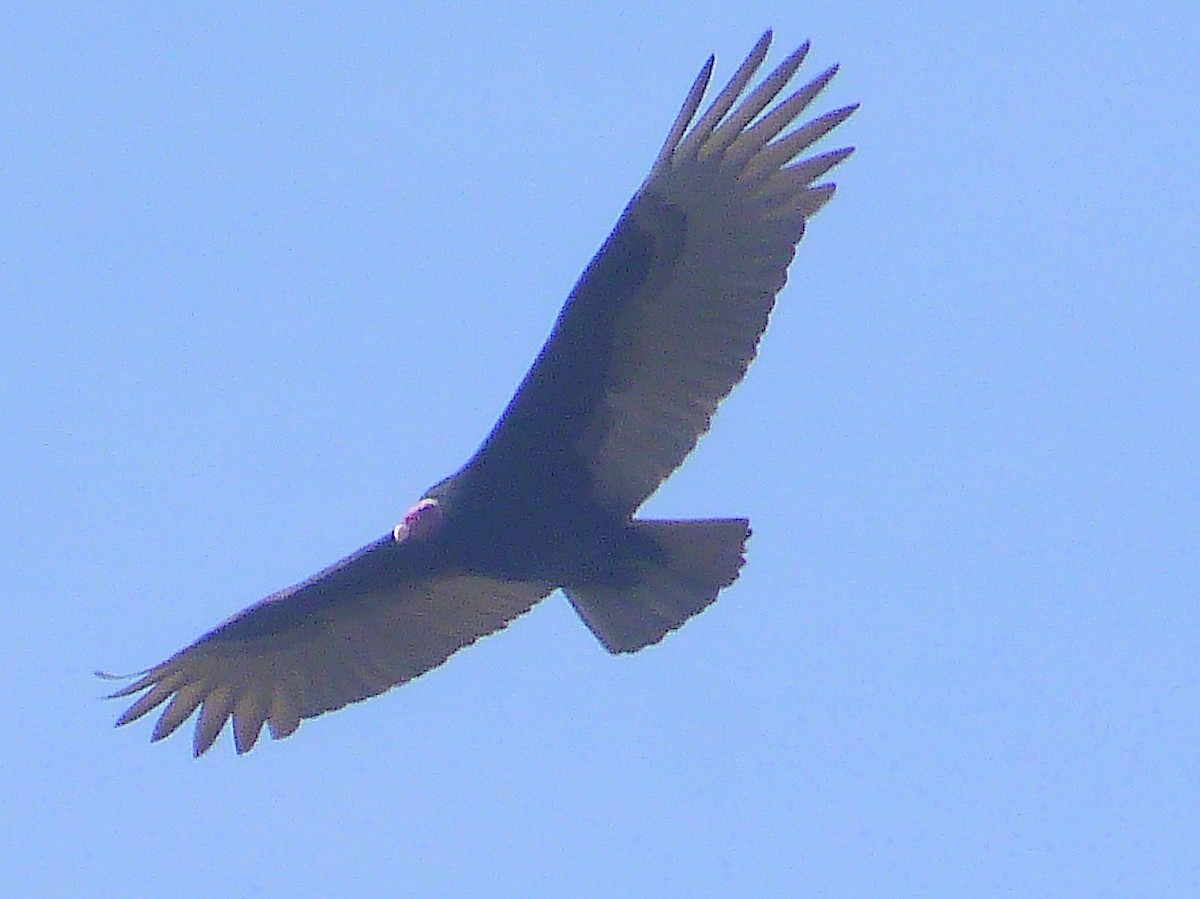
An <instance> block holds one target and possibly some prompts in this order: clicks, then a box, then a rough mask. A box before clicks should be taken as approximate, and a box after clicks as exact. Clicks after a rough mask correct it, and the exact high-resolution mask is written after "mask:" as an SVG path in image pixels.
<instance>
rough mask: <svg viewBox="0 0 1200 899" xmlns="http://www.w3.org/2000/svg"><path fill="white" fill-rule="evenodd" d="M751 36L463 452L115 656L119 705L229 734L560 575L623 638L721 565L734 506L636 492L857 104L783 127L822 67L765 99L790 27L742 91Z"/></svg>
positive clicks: (753, 328)
mask: <svg viewBox="0 0 1200 899" xmlns="http://www.w3.org/2000/svg"><path fill="white" fill-rule="evenodd" d="M770 42H771V32H770V31H768V32H767V33H765V34H764V35H763V36H762V38H760V39H759V41H758V43H757V44H756V45H755V46H754V49H753V50H752V51H751V52H750V55H749V56H748V57H747V58H746V61H745V62H743V63H742V65H741V67H740V68H739V69H738V70H737V72H736V73H734V75H733V77H732V79H730V82H729V84H728V85H727V86H726V87H725V89H724V90H722V91H721V93H720V94H719V95H718V96H717V98H716V99H715V100H714V101H713V103H712V105H711V106H710V107H709V108H708V109H707V111H705V112H704V113H703V114H702V115H700V117H699V118H695V116H696V113H697V110H698V108H699V106H700V102H701V100H702V98H703V95H704V93H705V89H706V87H707V85H708V81H709V77H710V76H711V74H712V69H713V57H709V59H708V61H707V62H706V63H705V65H704V67H703V68H702V69H701V70H700V74H699V75H698V76H697V77H696V80H695V82H694V83H693V84H692V87H691V90H690V91H689V92H688V95H687V99H686V100H685V101H684V104H683V108H682V109H681V110H680V111H679V114H678V115H677V116H676V117H675V121H674V123H673V124H672V125H671V130H670V132H669V133H668V135H667V139H666V142H665V143H664V144H663V147H662V149H661V150H660V151H659V154H658V157H657V158H656V159H655V160H654V165H653V167H652V168H651V169H650V174H649V176H648V177H647V178H646V180H645V182H644V183H643V184H642V186H641V187H640V188H639V189H638V191H637V192H636V193H635V194H634V196H633V199H632V200H630V201H629V205H628V206H626V207H625V210H624V212H623V213H622V214H621V217H620V219H619V220H618V222H617V225H616V227H615V228H614V229H613V231H612V233H611V234H610V235H609V237H608V239H607V240H605V242H604V245H603V246H602V247H601V248H600V250H599V252H598V253H597V254H596V256H595V258H593V259H592V261H591V262H590V263H589V264H588V267H587V269H586V270H585V271H584V273H583V275H582V276H581V277H580V279H579V282H578V283H577V284H576V285H575V287H574V289H573V290H572V291H571V295H570V297H569V298H568V299H567V302H566V305H565V306H563V309H562V311H561V312H560V313H559V316H558V320H557V321H556V322H555V323H554V328H553V330H552V331H551V332H550V337H549V338H548V339H547V340H546V343H545V345H544V346H543V347H542V350H541V352H540V353H539V354H538V357H537V360H536V361H535V362H534V364H533V367H532V368H530V370H529V372H528V374H526V376H525V379H524V380H523V381H522V382H521V385H520V387H519V388H518V389H517V392H516V394H515V395H514V396H513V398H512V400H511V401H510V402H509V404H508V407H507V408H506V409H505V410H504V414H503V415H501V416H500V420H499V421H498V422H497V423H496V426H495V427H494V428H493V429H492V432H491V433H490V434H489V435H488V437H487V439H486V440H484V442H483V444H482V445H481V446H480V447H479V449H478V450H477V451H476V452H475V454H474V455H473V456H472V457H471V458H470V460H469V461H468V462H467V464H466V465H464V466H463V467H462V468H461V469H459V470H458V471H457V472H456V473H455V474H453V475H451V476H450V477H448V478H446V479H445V480H444V481H442V482H440V483H438V484H436V485H434V486H433V487H431V488H430V489H429V490H428V491H426V492H425V494H424V495H423V496H421V498H420V499H419V501H418V502H417V503H416V504H415V505H413V507H412V508H411V509H409V510H408V512H406V513H405V515H404V517H403V519H402V520H401V521H400V523H399V524H397V525H396V527H395V528H394V529H393V530H391V531H389V532H388V533H387V534H385V535H384V536H382V537H380V538H379V539H378V540H376V541H375V542H373V543H371V544H369V545H367V546H364V547H363V548H362V549H360V550H358V551H357V552H355V553H354V554H352V555H350V556H348V557H347V558H345V559H343V560H342V561H340V562H338V563H336V564H334V565H332V566H330V567H329V568H326V569H325V570H324V571H322V572H320V573H319V574H316V575H314V576H313V577H311V578H309V579H308V580H306V581H304V582H303V583H300V584H297V585H296V586H294V587H289V588H288V589H286V590H281V591H280V592H278V593H276V594H274V595H272V596H268V597H267V598H266V599H264V600H262V601H261V602H258V603H256V604H254V605H252V606H250V607H249V608H247V609H245V610H244V611H242V612H239V613H238V614H236V615H234V616H233V617H232V618H230V619H228V620H227V621H225V622H224V623H223V624H220V625H218V626H217V627H216V628H214V629H213V630H211V631H209V632H208V633H207V634H205V635H204V636H202V637H201V638H200V639H198V640H197V641H196V642H195V643H193V644H192V645H190V646H188V647H187V648H185V649H183V650H181V651H180V652H178V653H176V654H175V655H173V656H172V657H171V658H169V659H167V660H166V661H165V662H163V663H161V664H159V665H155V666H154V667H153V668H150V669H148V670H146V671H144V672H141V673H139V674H136V675H131V676H130V677H131V678H133V680H132V682H131V683H129V684H128V685H127V686H125V687H123V688H122V689H120V690H118V691H116V692H115V693H113V694H111V697H110V698H115V697H129V696H133V695H135V694H139V693H140V694H141V696H140V697H138V698H137V699H136V701H134V702H133V704H132V705H131V706H130V707H129V708H128V709H127V710H126V711H125V712H124V714H122V715H121V716H120V717H119V718H118V719H117V725H118V726H119V725H123V724H128V723H129V722H130V721H134V720H136V719H138V718H140V717H142V716H143V715H145V714H146V713H147V712H150V711H151V710H153V709H155V708H157V707H158V706H159V705H161V704H162V703H164V702H166V703H167V705H166V708H165V709H164V710H163V712H162V714H161V715H160V717H159V719H158V722H157V724H156V725H155V727H154V733H153V737H152V739H153V740H159V739H162V738H163V737H166V736H167V735H169V734H171V733H173V732H174V731H175V730H176V729H177V728H178V727H179V726H180V725H181V724H182V723H183V722H184V721H185V720H186V719H187V718H188V717H189V716H190V715H191V714H192V713H193V712H194V711H195V710H196V709H197V708H199V710H200V712H199V715H198V716H197V723H196V731H195V738H194V742H193V751H194V752H195V754H196V755H200V754H201V753H203V752H205V751H206V750H207V749H208V748H209V747H210V746H211V745H212V743H213V741H214V740H215V739H216V737H217V735H218V734H219V733H220V732H221V730H222V728H223V727H224V726H225V722H226V721H228V720H230V719H232V720H233V727H232V730H233V739H234V744H235V746H236V748H237V751H238V752H239V753H243V752H247V751H248V750H249V749H250V748H251V747H253V746H254V744H255V742H256V741H257V740H258V737H259V734H260V732H261V730H262V727H263V725H264V724H266V725H267V727H268V728H269V730H270V732H271V736H272V737H274V738H275V739H280V738H282V737H286V736H289V735H291V734H292V733H293V732H295V730H296V728H297V727H299V725H300V722H301V721H302V720H303V719H305V718H313V717H315V716H317V715H320V714H322V713H324V712H328V711H332V710H333V709H338V708H341V707H342V706H344V705H347V704H348V703H351V702H358V701H359V700H362V699H366V698H367V697H369V696H374V695H376V694H378V693H382V692H383V691H385V690H387V689H388V688H390V687H394V686H396V685H397V684H402V683H405V682H406V681H409V680H411V679H413V678H414V677H416V676H417V675H419V674H423V673H424V672H426V671H429V670H430V669H431V668H435V667H436V666H438V665H440V664H441V663H442V662H444V661H446V659H447V658H449V656H450V655H452V654H453V653H455V652H457V651H458V650H460V649H462V648H463V647H464V646H468V645H470V644H471V643H473V642H475V641H476V640H478V639H479V638H480V637H483V636H485V635H486V634H490V633H492V632H493V631H497V630H500V629H501V628H503V627H504V626H505V625H507V624H508V623H509V622H510V621H512V620H513V619H514V618H516V617H517V616H519V615H522V614H524V613H525V612H527V611H529V609H530V608H532V607H533V605H534V604H535V603H537V602H538V601H539V600H541V599H544V598H545V597H546V596H548V595H550V594H551V593H552V592H554V590H556V589H558V588H562V590H563V592H564V593H565V594H566V596H567V599H568V600H570V602H571V604H572V605H573V606H574V607H575V610H576V612H578V613H579V616H580V617H581V618H582V619H583V621H584V623H585V624H586V625H587V626H588V627H589V628H590V629H591V631H592V633H594V634H595V635H596V637H597V638H598V639H599V641H600V642H601V643H602V644H603V645H604V647H605V648H606V649H607V650H608V651H609V652H612V653H622V652H636V651H637V650H639V649H642V648H643V647H646V646H649V645H650V644H652V643H656V642H658V641H659V640H661V639H662V638H663V636H664V635H665V634H666V633H667V632H668V631H671V630H674V629H675V628H677V627H679V626H681V625H682V624H683V623H684V622H685V621H687V620H688V619H689V618H691V617H692V616H693V615H695V614H696V613H698V612H699V611H701V610H702V609H704V608H705V607H706V606H708V605H709V604H710V603H711V602H713V600H715V599H716V597H717V594H718V593H719V592H720V590H721V589H722V588H724V587H728V586H729V585H730V584H731V583H733V581H734V580H735V579H736V578H737V576H738V571H739V569H740V568H741V566H742V563H743V561H744V558H743V550H744V547H745V543H746V539H747V538H748V537H749V535H750V527H749V522H748V521H746V520H745V519H742V518H720V519H709V520H695V521H650V520H645V519H639V518H634V513H635V512H636V511H637V509H638V507H639V506H641V505H642V503H644V502H645V501H646V499H647V497H649V496H650V495H651V494H652V493H653V492H654V491H655V490H656V489H657V488H658V486H659V485H660V484H661V483H662V482H663V480H664V479H666V478H667V477H668V476H669V475H670V474H671V473H672V472H673V471H675V469H676V468H678V467H679V465H680V464H681V463H682V462H683V460H684V458H685V457H686V456H687V455H688V453H689V452H691V450H692V448H693V447H694V446H695V445H696V441H697V440H698V439H699V437H700V435H701V434H703V433H704V432H705V431H706V430H707V429H708V426H709V422H710V421H711V419H712V416H713V413H714V412H715V411H716V408H717V404H718V403H720V402H721V400H722V399H724V397H725V396H726V395H727V394H728V393H729V392H730V390H732V389H733V386H734V385H735V384H737V383H738V381H740V380H741V379H742V376H743V375H744V374H745V372H746V367H747V366H748V365H749V364H750V362H751V360H752V359H753V358H754V354H755V351H756V349H757V346H758V341H759V338H760V337H761V336H762V333H763V331H764V330H765V329H766V326H767V317H768V315H769V314H770V312H771V307H772V305H773V304H774V302H775V295H776V294H777V293H778V292H779V290H780V288H782V287H783V285H784V283H785V281H786V280H787V269H788V265H789V264H790V263H791V261H792V257H793V255H794V254H795V251H796V245H797V243H798V242H799V241H800V238H801V236H802V235H803V234H804V227H805V222H806V221H807V219H808V218H809V217H810V216H811V215H813V214H814V213H815V212H816V211H817V210H818V209H820V208H821V207H822V206H824V205H825V203H827V202H828V201H829V199H830V197H832V196H833V192H834V185H833V184H829V183H821V184H816V183H815V182H817V181H818V179H820V178H821V177H822V176H823V175H825V173H826V172H828V171H829V170H830V169H832V168H833V167H834V166H836V165H837V164H838V163H840V162H841V161H842V160H844V159H845V158H846V157H847V156H849V155H850V153H851V152H852V150H853V148H846V149H841V150H834V151H832V152H827V153H823V154H820V155H816V156H811V157H809V158H806V159H802V160H800V161H794V160H796V157H797V156H799V155H800V154H801V153H802V152H804V151H805V150H807V149H808V148H809V147H810V146H811V145H812V144H813V143H814V142H816V141H817V140H819V139H820V138H822V137H824V136H825V135H826V134H828V133H829V132H830V131H832V130H833V129H834V128H836V127H837V126H838V125H839V124H840V123H841V122H843V121H845V119H846V118H848V117H849V116H850V114H851V113H852V112H854V110H855V109H856V108H857V107H855V106H848V107H845V108H842V109H838V110H836V111H834V112H829V113H826V114H825V115H822V116H820V117H819V118H816V119H814V120H812V121H810V122H808V123H806V124H804V125H803V126H801V127H797V128H793V127H792V125H793V123H794V122H795V120H796V119H797V117H798V116H799V115H800V114H801V113H802V112H803V110H804V109H805V107H807V106H808V105H809V104H810V103H811V102H812V100H813V99H814V98H815V97H816V96H817V94H819V93H820V92H821V90H822V89H823V88H824V87H825V86H826V85H827V84H828V83H829V81H830V79H831V78H832V77H833V75H834V73H835V72H836V71H837V69H836V67H834V68H831V69H829V70H827V71H825V72H823V73H822V74H820V75H818V76H817V77H816V78H815V79H813V80H812V81H811V82H809V83H808V84H806V85H804V86H803V87H801V88H800V89H799V90H797V91H795V92H794V93H792V94H790V95H789V96H787V97H786V99H782V100H780V101H779V102H776V100H777V98H778V97H779V96H780V94H781V93H782V91H783V90H784V88H785V86H786V85H787V83H788V82H789V80H790V79H791V78H792V76H793V75H794V74H795V72H796V70H797V69H798V68H799V67H800V63H801V62H802V61H803V59H804V56H805V54H806V52H807V50H808V44H807V43H806V44H804V45H803V46H802V47H800V48H799V49H798V50H796V52H794V53H793V54H792V55H791V56H789V57H788V58H787V59H785V60H784V61H783V62H782V63H780V65H779V67H778V68H776V69H775V70H774V71H772V72H771V73H770V74H769V75H767V76H766V78H764V79H763V80H762V82H761V83H760V84H759V85H758V86H757V87H755V88H754V89H753V90H750V91H749V92H748V93H747V92H746V91H747V88H748V86H749V85H750V82H751V79H752V78H753V77H754V74H755V73H756V72H757V71H758V69H759V67H760V66H761V64H762V62H763V59H764V58H765V57H766V55H767V48H768V47H769V46H770ZM743 95H744V96H743ZM168 700H169V701H168Z"/></svg>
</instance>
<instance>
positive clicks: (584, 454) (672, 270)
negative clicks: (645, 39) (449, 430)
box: [480, 32, 855, 513]
mask: <svg viewBox="0 0 1200 899" xmlns="http://www.w3.org/2000/svg"><path fill="white" fill-rule="evenodd" d="M770 39H771V34H770V32H767V33H766V34H764V35H763V37H762V39H761V40H759V42H758V44H757V45H756V46H755V47H754V49H753V50H752V51H751V53H750V55H749V57H747V59H746V61H745V62H743V63H742V65H741V67H740V68H739V69H738V70H737V72H736V73H734V75H733V77H732V78H731V80H730V82H729V84H728V85H727V86H726V87H725V88H724V90H722V91H721V93H720V94H719V95H718V96H717V97H716V98H715V99H714V100H713V102H712V104H711V105H710V106H709V108H708V109H707V111H705V112H704V114H703V115H701V116H700V117H699V118H698V119H695V116H696V113H697V111H698V109H699V107H700V102H701V100H702V98H703V96H704V92H705V88H706V86H707V84H708V80H709V78H710V76H711V74H712V67H713V60H712V59H711V58H710V59H709V60H708V63H707V64H706V65H705V66H704V68H703V69H702V70H701V72H700V74H699V76H698V77H697V78H696V81H695V83H694V84H693V85H692V88H691V91H690V92H689V94H688V97H687V100H686V101H685V102H684V105H683V108H682V109H681V110H680V112H679V115H678V116H677V117H676V119H675V122H674V124H673V125H672V127H671V129H670V133H669V134H668V137H667V140H666V142H665V143H664V145H663V147H662V150H661V152H660V153H659V155H658V158H657V160H656V161H655V163H654V166H653V168H652V169H651V172H650V175H649V177H647V179H646V181H645V183H644V184H643V185H642V187H641V188H640V189H639V190H638V192H637V193H636V194H635V195H634V197H633V199H632V200H631V201H630V203H629V205H628V207H626V209H625V212H624V213H623V214H622V216H621V219H620V221H619V222H618V223H617V226H616V228H615V229H614V230H613V232H612V234H611V235H610V236H609V238H608V240H607V241H606V242H605V244H604V246H603V247H602V248H601V249H600V251H599V252H598V253H597V254H596V256H595V258H594V259H592V261H591V263H590V264H589V265H588V268H587V270H586V271H585V272H584V274H583V276H582V277H581V278H580V280H579V282H578V284H576V286H575V289H574V290H573V291H572V293H571V297H570V299H569V300H568V301H567V304H566V306H564V308H563V310H562V312H561V313H560V315H559V318H558V321H557V322H556V323H555V327H554V330H553V332H552V333H551V335H550V337H549V339H548V340H547V342H546V344H545V346H544V347H543V349H542V352H541V355H540V356H539V357H538V359H537V361H536V362H535V363H534V366H533V368H532V369H530V371H529V373H528V374H527V375H526V377H525V380H524V382H523V383H522V385H521V388H520V389H519V390H518V392H517V395H516V396H514V397H513V400H512V402H511V403H510V404H509V407H508V409H507V410H506V412H505V414H504V416H503V417H502V418H501V420H500V422H499V423H498V424H497V426H496V429H495V430H494V431H493V432H492V435H491V436H490V437H489V438H488V441H487V442H486V443H485V444H484V446H483V447H481V449H480V455H482V456H485V457H486V456H487V454H488V453H493V454H495V455H504V456H507V458H509V459H514V458H520V459H526V460H528V459H534V460H537V464H538V466H539V469H540V471H541V472H552V473H558V472H561V471H563V470H569V467H568V466H565V465H562V464H561V463H558V462H557V461H556V460H559V459H561V457H563V456H564V455H570V456H572V457H574V458H575V459H578V460H580V461H581V463H582V465H583V467H584V468H585V469H586V470H587V472H588V474H589V476H590V480H591V482H592V489H593V491H594V495H596V496H597V497H598V498H600V499H601V500H603V501H605V502H607V503H609V504H610V505H612V506H614V507H615V508H618V509H621V510H622V511H624V512H627V513H628V512H632V511H633V510H634V509H636V508H637V506H639V505H640V504H641V503H642V502H643V501H645V499H646V498H647V497H648V496H649V495H650V494H651V493H653V492H654V490H655V489H656V488H657V487H658V485H659V484H660V483H662V481H663V480H664V479H665V478H666V477H667V476H668V475H670V474H671V472H673V471H674V470H675V469H676V468H677V467H678V466H679V465H680V463H681V462H682V461H683V459H684V458H685V457H686V456H687V454H688V453H689V452H691V450H692V448H693V447H694V446H695V444H696V441H697V440H698V439H699V437H700V435H701V434H703V433H704V432H705V431H706V430H707V429H708V427H709V423H710V421H711V419H712V416H713V413H714V412H715V411H716V408H717V405H718V403H720V401H721V400H722V399H724V397H725V396H726V395H728V393H729V392H730V390H732V389H733V387H734V385H735V384H737V383H738V381H740V380H741V379H742V376H743V375H744V374H745V372H746V368H747V366H748V365H749V364H750V362H751V361H752V360H753V358H754V356H755V353H756V351H757V347H758V341H759V338H760V337H761V336H762V333H763V331H764V330H765V328H766V326H767V318H768V316H769V314H770V311H771V307H772V306H773V304H774V302H775V295H776V293H778V292H779V290H780V289H781V288H782V287H783V285H784V283H785V282H786V280H787V269H788V265H789V264H790V263H791V261H792V257H793V255H794V253H795V249H796V244H797V243H798V242H799V240H800V238H801V237H802V236H803V234H804V226H805V222H806V221H807V219H808V218H809V217H810V216H812V215H813V214H814V213H815V212H816V211H817V210H818V209H820V208H821V207H822V206H823V205H824V204H825V203H826V202H828V200H829V199H830V197H832V196H833V191H834V185H832V184H825V183H818V182H819V181H820V179H821V178H822V177H823V176H824V175H825V174H826V173H827V172H828V171H829V170H830V169H832V168H833V167H834V166H836V165H837V164H838V163H840V162H841V161H842V160H844V159H845V158H846V157H847V156H849V155H850V153H851V149H849V148H847V149H841V150H834V151H832V152H828V153H824V154H821V155H818V156H812V157H809V158H805V159H801V160H800V161H795V160H796V157H797V156H799V155H800V154H801V153H803V152H804V151H806V150H807V149H808V148H809V147H810V146H811V145H812V144H813V143H815V142H816V141H818V140H819V139H820V138H822V137H824V136H825V135H826V134H828V133H829V132H830V131H832V130H833V129H834V128H836V127H837V126H838V125H839V124H840V123H841V122H843V121H845V119H846V118H848V117H849V116H850V114H851V113H852V112H853V111H854V109H855V107H853V106H850V107H845V108H842V109H838V110H835V111H833V112H829V113H826V114H825V115H823V116H820V117H819V118H817V119H814V120H813V121H811V122H808V123H807V124H805V125H803V126H801V127H799V128H793V124H794V122H795V120H796V119H797V118H798V117H799V116H800V114H801V113H802V112H803V111H804V109H805V108H806V107H807V106H808V105H809V104H810V103H811V102H812V100H813V99H814V98H815V97H816V96H817V95H818V94H819V93H820V92H821V90H822V89H823V88H824V87H825V86H826V84H828V82H829V80H830V79H831V78H832V77H833V74H834V72H835V71H836V68H832V69H829V70H827V71H825V72H823V73H822V74H821V75H819V76H817V77H816V78H815V79H814V80H812V81H811V82H809V83H808V84H806V85H804V86H803V87H801V88H799V89H798V90H797V91H795V92H794V93H792V94H791V95H790V96H787V97H786V98H784V99H782V100H779V99H778V98H779V96H780V94H781V92H782V91H783V90H784V88H785V87H786V86H787V83H788V82H789V80H790V79H791V78H792V76H793V75H794V74H795V72H796V70H797V69H798V68H799V67H800V64H801V62H802V61H803V59H804V56H805V54H806V52H807V50H808V45H807V44H806V45H804V46H803V47H801V48H800V49H799V50H797V51H796V52H795V53H793V54H792V55H791V56H789V57H788V58H787V59H786V60H784V61H783V62H782V63H781V64H780V65H779V66H778V67H777V68H776V69H775V70H774V71H772V72H771V73H770V74H769V75H767V76H766V77H765V78H764V79H763V80H762V82H761V83H760V84H759V85H758V86H757V87H755V88H754V89H753V90H750V91H749V93H746V91H747V89H748V88H749V86H750V83H751V81H752V79H753V77H754V74H755V72H756V71H757V70H758V69H759V67H760V66H761V65H762V62H763V60H764V59H765V57H766V54H767V48H768V47H769V45H770ZM777 101H778V102H777ZM694 119H695V121H693V120H694ZM498 468H499V470H502V471H507V470H509V466H499V467H498ZM536 473H537V470H535V474H536ZM560 476H561V475H560ZM549 477H550V476H549V475H548V474H547V475H546V476H545V477H543V478H542V479H540V480H539V479H537V478H530V479H529V480H530V481H531V482H534V483H538V484H540V483H541V482H542V481H544V480H549Z"/></svg>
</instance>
